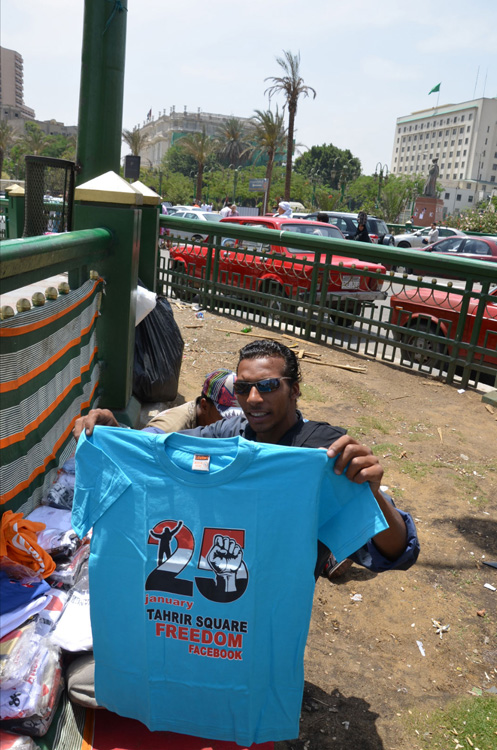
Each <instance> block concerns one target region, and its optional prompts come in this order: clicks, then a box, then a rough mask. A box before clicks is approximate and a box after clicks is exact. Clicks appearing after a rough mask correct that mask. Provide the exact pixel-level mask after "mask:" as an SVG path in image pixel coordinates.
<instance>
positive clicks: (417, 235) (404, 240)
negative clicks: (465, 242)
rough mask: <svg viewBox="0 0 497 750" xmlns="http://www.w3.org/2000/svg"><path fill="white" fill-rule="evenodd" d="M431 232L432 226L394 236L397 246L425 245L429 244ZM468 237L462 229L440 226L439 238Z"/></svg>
mask: <svg viewBox="0 0 497 750" xmlns="http://www.w3.org/2000/svg"><path fill="white" fill-rule="evenodd" d="M430 232H431V227H426V229H418V230H417V231H416V232H408V233H406V234H396V235H395V236H394V241H395V246H396V247H423V245H428V244H429V240H428V235H429V234H430ZM454 236H457V237H466V234H465V233H464V232H461V230H460V229H454V228H453V227H438V239H439V240H441V239H442V238H443V237H454Z"/></svg>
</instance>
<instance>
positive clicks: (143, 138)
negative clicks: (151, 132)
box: [122, 127, 148, 156]
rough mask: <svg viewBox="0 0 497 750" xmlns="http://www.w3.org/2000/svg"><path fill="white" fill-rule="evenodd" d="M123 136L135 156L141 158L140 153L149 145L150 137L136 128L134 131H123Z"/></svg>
mask: <svg viewBox="0 0 497 750" xmlns="http://www.w3.org/2000/svg"><path fill="white" fill-rule="evenodd" d="M122 136H123V141H124V142H125V143H126V145H127V146H129V148H130V151H131V153H132V154H133V156H140V151H141V150H142V149H143V148H144V147H145V146H146V145H147V143H148V136H147V135H146V134H145V133H142V132H141V130H140V129H139V128H136V127H135V128H133V130H123V133H122Z"/></svg>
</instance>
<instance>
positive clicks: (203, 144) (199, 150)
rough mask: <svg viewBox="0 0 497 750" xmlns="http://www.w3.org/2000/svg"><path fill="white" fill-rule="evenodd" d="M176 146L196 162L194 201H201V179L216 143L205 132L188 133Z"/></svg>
mask: <svg viewBox="0 0 497 750" xmlns="http://www.w3.org/2000/svg"><path fill="white" fill-rule="evenodd" d="M178 146H180V147H181V148H183V149H184V150H185V151H186V153H187V154H190V156H192V157H193V158H194V159H195V161H196V162H197V168H198V172H197V190H196V199H197V201H200V200H201V199H202V177H203V174H204V168H205V165H206V162H207V159H208V158H209V156H211V155H212V154H213V153H214V152H215V150H216V142H215V141H214V140H213V139H212V138H209V136H208V135H206V133H205V130H203V131H202V133H189V134H188V135H184V136H183V137H182V138H181V139H180V140H179V141H178Z"/></svg>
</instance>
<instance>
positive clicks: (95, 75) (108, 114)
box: [77, 0, 128, 185]
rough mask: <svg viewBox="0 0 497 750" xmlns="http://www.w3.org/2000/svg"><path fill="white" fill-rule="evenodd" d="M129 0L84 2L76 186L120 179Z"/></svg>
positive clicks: (92, 0)
mask: <svg viewBox="0 0 497 750" xmlns="http://www.w3.org/2000/svg"><path fill="white" fill-rule="evenodd" d="M127 5H128V0H120V2H117V0H114V2H104V0H85V15H84V27H83V49H82V54H81V84H80V94H79V119H78V146H77V163H78V165H79V166H80V168H81V169H80V172H79V174H78V176H77V184H78V185H80V184H82V183H84V182H87V181H88V180H91V179H92V178H93V177H97V176H98V175H101V174H104V173H105V172H109V171H111V170H112V171H113V172H116V174H119V165H120V157H121V140H122V135H121V134H122V115H123V92H124V59H125V52H126V16H127Z"/></svg>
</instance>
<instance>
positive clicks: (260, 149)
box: [252, 107, 287, 199]
mask: <svg viewBox="0 0 497 750" xmlns="http://www.w3.org/2000/svg"><path fill="white" fill-rule="evenodd" d="M253 122H254V131H253V135H254V146H253V148H252V154H253V156H254V157H255V163H257V161H258V159H260V158H261V157H262V156H264V157H265V158H267V164H266V179H267V180H268V187H267V196H268V199H269V191H270V190H271V178H272V174H273V166H274V160H275V157H276V155H277V154H282V153H284V151H285V147H286V142H287V133H286V128H285V124H284V120H283V115H282V114H280V113H279V112H278V107H276V112H272V111H271V110H270V109H268V110H266V111H262V110H260V109H256V110H255V117H254V118H253Z"/></svg>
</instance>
